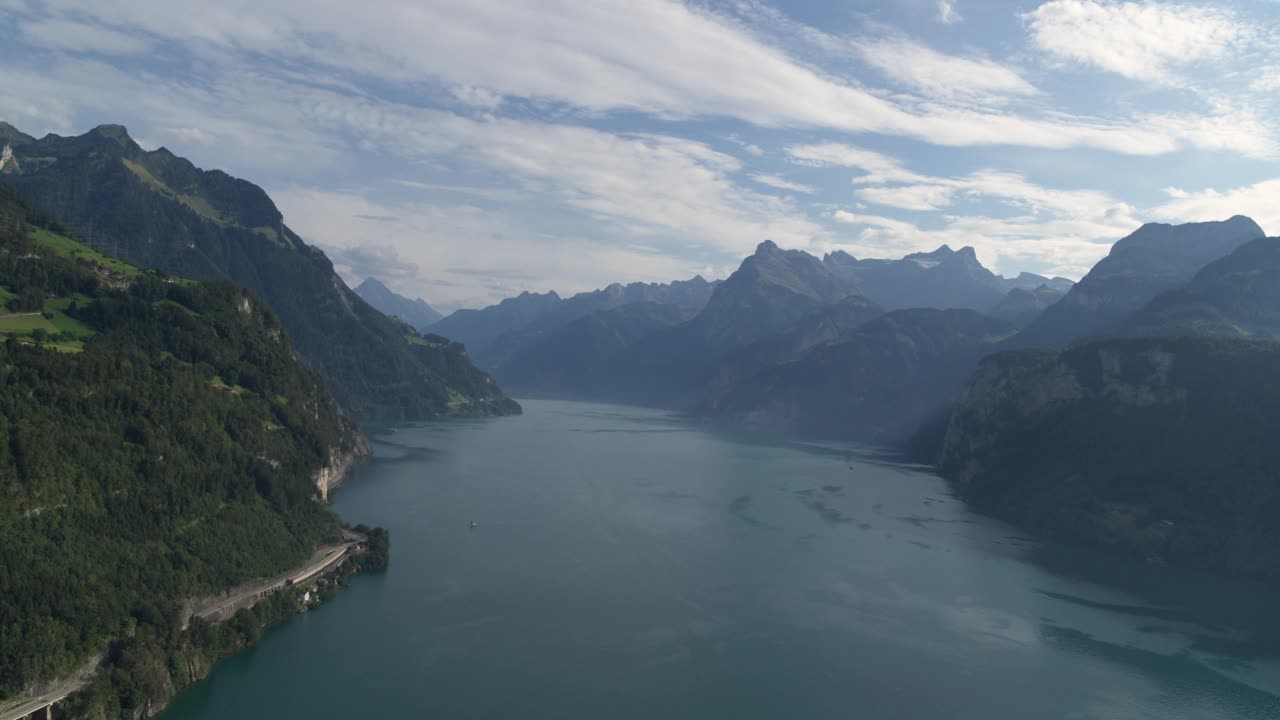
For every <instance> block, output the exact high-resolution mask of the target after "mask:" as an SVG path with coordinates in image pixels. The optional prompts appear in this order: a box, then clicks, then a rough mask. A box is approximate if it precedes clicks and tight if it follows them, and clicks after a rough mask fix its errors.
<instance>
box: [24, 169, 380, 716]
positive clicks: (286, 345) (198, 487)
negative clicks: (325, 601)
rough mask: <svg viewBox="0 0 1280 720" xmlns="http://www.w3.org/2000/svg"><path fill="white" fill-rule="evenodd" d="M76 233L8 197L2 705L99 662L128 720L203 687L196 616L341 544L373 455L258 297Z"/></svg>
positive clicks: (105, 686)
mask: <svg viewBox="0 0 1280 720" xmlns="http://www.w3.org/2000/svg"><path fill="white" fill-rule="evenodd" d="M66 232H67V231H66V229H65V228H64V227H62V226H61V225H60V224H58V223H57V222H55V221H53V220H52V219H51V218H50V217H48V216H47V215H44V214H43V213H40V212H38V211H35V210H33V209H32V208H31V207H30V206H28V205H27V204H26V203H25V202H24V201H22V200H21V199H20V198H18V197H17V195H16V194H15V193H14V192H13V191H12V190H10V189H9V188H7V187H4V186H3V185H0V303H2V304H3V305H4V309H3V313H4V314H3V316H0V336H3V337H0V588H3V591H2V592H0V628H2V629H3V630H2V631H0V699H3V698H6V697H10V696H12V695H14V694H15V693H18V692H20V691H22V690H24V689H25V688H28V687H31V686H32V685H33V684H35V683H37V682H41V681H47V680H49V679H52V678H55V677H58V676H61V675H63V674H65V673H67V672H68V671H70V670H72V669H73V668H77V667H80V666H82V665H84V664H85V663H86V661H92V660H93V659H94V658H99V657H101V658H103V660H104V662H105V664H106V665H105V669H103V670H102V671H100V672H99V674H98V677H97V680H96V681H95V683H94V685H93V689H92V697H91V698H86V699H84V700H83V703H85V705H84V706H83V707H80V710H82V711H83V713H81V712H80V710H78V711H77V714H89V715H94V716H99V717H107V716H113V717H114V716H117V715H119V714H122V713H123V714H133V713H134V712H135V711H138V710H140V709H141V708H143V707H144V706H146V705H148V704H150V703H156V702H163V701H164V700H165V699H167V698H168V697H169V696H171V695H172V693H173V692H174V689H175V688H180V687H184V686H186V685H189V684H190V683H191V682H193V681H194V680H195V679H196V678H195V677H192V676H191V673H190V672H188V665H187V663H186V662H185V660H186V659H187V657H186V656H185V655H183V653H184V652H185V650H183V648H186V650H190V649H191V648H192V643H197V644H198V642H197V639H195V638H193V637H191V636H187V635H182V636H181V638H182V639H181V640H179V639H178V638H179V635H178V627H179V622H178V618H179V616H180V614H181V613H180V607H181V604H182V603H183V601H184V600H185V599H188V598H192V597H196V596H202V595H210V594H214V593H220V592H222V591H223V590H224V589H226V588H229V587H231V586H233V585H236V584H238V583H241V582H244V581H246V580H250V579H253V578H259V577H264V576H269V575H272V574H275V573H278V572H281V571H283V570H285V569H287V568H289V567H292V566H296V565H298V564H299V563H301V562H302V561H303V560H304V559H305V558H307V557H308V556H309V555H310V554H311V553H312V551H313V550H314V549H315V548H316V547H317V546H319V545H321V544H323V543H325V542H326V541H334V540H336V539H337V538H338V535H337V532H338V521H337V519H336V518H335V517H334V516H333V514H332V513H330V511H329V510H328V509H326V507H325V506H324V505H323V504H322V503H320V502H318V501H317V500H318V499H319V498H320V497H322V496H323V495H324V493H325V492H326V490H327V488H326V487H323V486H319V485H318V484H317V483H321V482H328V481H329V479H330V478H332V477H333V476H334V475H335V474H339V473H340V472H341V471H342V470H343V469H345V467H347V466H348V465H349V464H350V462H351V461H352V460H353V459H354V458H355V457H358V456H359V455H362V454H366V453H367V452H368V447H367V443H366V441H365V440H364V437H363V435H361V434H360V432H359V430H358V429H357V428H355V426H354V425H352V424H351V423H350V422H349V421H347V420H346V419H345V418H344V417H343V416H342V415H341V413H340V412H339V409H338V406H337V404H336V403H335V402H334V400H333V399H332V398H331V396H330V395H329V393H328V391H327V390H326V389H325V385H324V382H323V380H322V379H321V378H320V376H319V375H317V374H316V373H315V372H314V371H312V370H310V369H308V368H307V367H305V366H304V365H302V364H301V363H300V362H299V361H298V360H297V358H296V357H295V355H294V352H293V349H292V347H291V345H290V340H289V335H288V333H287V332H286V330H285V329H284V327H283V325H282V323H281V322H280V321H279V320H278V319H277V318H276V316H275V314H274V313H273V312H271V310H270V309H268V308H267V307H266V305H265V304H264V303H263V302H262V301H260V300H259V299H258V298H257V297H256V296H255V295H254V294H253V293H252V292H250V291H248V290H246V289H244V288H242V287H238V286H235V285H232V284H231V283H228V282H225V281H188V280H183V279H178V278H174V277H172V276H168V275H164V274H159V273H155V272H151V271H143V270H140V269H138V268H137V267H134V266H132V265H129V264H127V263H124V262H121V261H118V260H115V259H113V258H108V257H105V256H103V255H102V254H100V253H98V252H96V251H94V250H92V249H91V248H89V247H87V246H85V245H82V244H80V243H78V242H77V241H76V240H74V239H72V238H71V237H68V236H67V235H66V234H65V233H66ZM253 617H256V616H253ZM253 617H248V618H242V619H241V620H240V621H238V622H242V623H249V625H247V626H245V627H244V628H241V630H244V631H245V632H249V631H250V630H251V629H252V628H251V627H250V626H251V625H252V623H255V622H258V620H255V619H253ZM237 627H239V626H237ZM202 632H203V631H202ZM236 632H239V630H232V629H227V630H219V631H217V632H214V633H212V634H210V635H208V636H207V638H205V639H206V640H209V642H214V640H215V639H216V642H217V643H218V645H217V647H213V646H212V645H209V646H205V647H204V649H203V650H202V652H203V653H204V655H203V656H202V657H205V658H207V657H212V658H213V659H216V657H217V656H218V654H219V653H221V652H225V651H227V650H228V649H229V648H230V647H232V646H235V645H236V644H237V643H240V642H243V641H244V638H243V637H242V635H236V634H235V633H236ZM202 637H204V636H202ZM202 662H203V660H202ZM206 670H207V668H206ZM90 706H92V707H91V708H90Z"/></svg>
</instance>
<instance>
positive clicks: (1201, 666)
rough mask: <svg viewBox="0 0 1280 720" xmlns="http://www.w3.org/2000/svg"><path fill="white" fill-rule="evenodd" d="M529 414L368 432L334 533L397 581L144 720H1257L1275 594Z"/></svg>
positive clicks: (713, 451)
mask: <svg viewBox="0 0 1280 720" xmlns="http://www.w3.org/2000/svg"><path fill="white" fill-rule="evenodd" d="M523 404H524V407H525V415H524V416H521V417H512V418H497V419H489V420H474V421H472V420H468V421H449V422H435V423H419V424H412V425H402V426H375V427H371V428H369V433H370V436H371V438H372V439H373V440H374V444H375V449H376V456H375V459H374V460H372V461H371V462H370V463H368V464H367V465H366V466H364V467H363V468H361V469H360V471H358V472H357V473H356V474H355V475H354V476H353V477H352V478H350V479H349V480H348V482H347V484H346V485H344V486H343V487H342V488H341V489H340V490H339V491H338V492H337V494H336V497H335V502H334V507H335V509H336V510H337V511H338V512H339V513H340V514H341V515H342V516H343V517H344V518H345V519H347V520H349V521H351V522H364V523H367V524H369V525H382V526H384V527H387V528H388V529H389V530H390V531H391V540H392V558H391V566H390V567H389V568H388V569H387V570H386V571H385V572H382V573H377V574H366V575H361V576H357V577H356V578H355V579H354V580H353V582H352V585H351V587H350V588H349V589H348V590H346V591H344V592H343V593H341V594H340V595H339V596H338V597H337V598H336V599H335V600H334V601H332V602H331V603H329V604H327V605H325V606H323V607H321V608H319V609H318V610H316V611H313V612H311V613H308V614H306V615H304V616H302V617H299V618H296V619H293V620H290V621H288V622H286V623H284V624H282V625H280V626H278V627H277V628H275V629H273V630H272V631H271V632H269V633H268V634H267V636H266V637H265V638H264V639H263V641H262V643H261V644H260V645H259V646H258V647H256V648H254V649H252V650H250V651H248V652H246V653H244V654H242V655H239V656H237V657H235V658H232V659H230V660H228V661H227V662H225V663H223V664H222V665H220V666H219V667H218V669H217V670H216V671H215V672H214V673H213V675H211V676H210V678H209V679H208V680H206V681H205V682H203V683H201V684H200V685H199V686H197V687H195V688H193V689H192V690H190V691H189V692H187V693H185V694H184V695H182V696H181V697H180V698H178V700H177V701H176V702H175V703H174V705H173V707H172V708H171V709H170V711H168V712H167V713H165V714H164V716H163V718H164V720H215V719H217V720H224V719H225V718H238V719H241V720H246V719H252V718H263V719H264V720H266V719H270V720H279V719H280V718H311V719H313V720H314V719H324V720H327V719H334V720H336V719H338V718H341V719H343V720H348V719H349V718H353V717H381V718H450V719H452V718H522V719H528V718H589V719H593V720H594V719H597V718H708V719H710V718H715V719H718V718H724V719H726V720H730V719H732V720H743V719H749V718H858V719H860V720H866V719H879V718H885V719H890V718H892V719H905V720H923V719H930V720H932V719H934V718H946V719H948V720H968V719H973V720H978V719H982V720H987V719H991V718H1010V719H1014V720H1023V719H1030V718H1073V719H1074V718H1081V719H1084V718H1098V719H1099V720H1101V719H1105V720H1127V719H1129V718H1153V719H1156V718H1158V719H1160V720H1169V719H1183V718H1280V622H1278V621H1277V616H1280V612H1277V609H1278V608H1280V602H1278V601H1280V596H1278V595H1277V594H1275V593H1271V592H1267V591H1263V590H1261V589H1259V588H1256V587H1253V586H1249V585H1244V584H1237V583H1233V582H1228V581H1224V580H1220V579H1216V578H1206V577H1204V576H1199V575H1195V574H1191V573H1186V572H1182V571H1177V570H1172V569H1168V568H1161V567H1155V566H1150V565H1145V564H1141V563H1134V562H1128V561H1121V560H1116V559H1111V558H1107V557H1104V556H1099V555H1096V554H1092V553H1088V552H1084V551H1078V550H1071V549H1066V548H1059V547H1054V546H1051V545H1045V544H1040V543H1036V542H1034V541H1032V540H1030V539H1028V538H1025V537H1023V536H1022V533H1020V532H1019V531H1017V530H1016V529H1014V528H1011V527H1009V526H1007V525H1004V524H1002V523H999V522H997V521H994V520H990V519H988V518H985V517H982V516H979V515H975V514H973V513H971V512H969V511H968V510H967V509H966V508H965V506H964V504H963V503H961V502H960V501H959V500H956V499H955V498H953V497H952V496H951V495H950V493H949V490H948V487H947V485H946V484H945V483H944V482H943V481H942V480H940V479H939V478H938V477H936V476H935V475H932V474H931V473H929V472H927V471H925V470H923V469H920V468H914V467H910V466H904V465H900V464H895V463H893V462H890V461H886V460H885V459H883V458H880V457H878V456H876V455H875V454H874V453H867V452H864V451H860V450H859V449H857V448H852V447H841V446H836V445H808V444H803V443H779V442H765V441H762V440H761V439H760V438H751V437H745V436H736V435H729V434H724V433H720V432H716V431H713V430H710V429H707V428H703V427H700V426H697V425H692V424H689V423H686V422H685V421H683V420H681V419H679V418H678V417H675V416H672V415H669V414H665V413H662V412H658V411H652V410H644V409H636V408H628V407H617V406H609V405H594V404H585V403H570V402H554V401H526V402H524V403H523ZM472 522H475V523H476V524H477V527H476V528H474V529H472V528H470V523H472Z"/></svg>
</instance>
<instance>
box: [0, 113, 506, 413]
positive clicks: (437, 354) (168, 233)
mask: <svg viewBox="0 0 1280 720" xmlns="http://www.w3.org/2000/svg"><path fill="white" fill-rule="evenodd" d="M0 134H3V135H4V137H5V138H6V140H5V142H6V146H8V147H10V148H11V152H12V154H13V157H14V158H16V159H17V160H18V163H16V164H15V163H12V162H9V163H5V165H4V168H3V170H2V171H0V172H2V173H3V174H0V178H3V180H4V182H6V183H8V184H9V185H11V186H13V187H14V188H15V189H17V190H18V191H19V192H20V193H22V194H23V195H24V196H26V197H27V198H30V199H32V200H33V201H34V202H35V203H36V204H37V205H39V206H42V207H44V208H45V209H47V210H48V211H50V212H52V213H53V214H54V215H56V216H58V217H59V218H60V219H62V220H63V221H65V222H66V223H67V224H68V225H69V226H71V227H73V228H76V229H77V230H78V231H79V233H80V235H82V236H83V237H84V238H85V239H86V241H87V242H89V243H90V244H91V245H93V246H94V247H95V248H98V249H102V250H105V251H107V252H109V253H110V254H111V255H114V256H117V257H121V258H125V259H127V260H129V261H131V262H133V263H135V264H137V265H139V266H142V267H149V268H160V269H163V270H166V271H169V272H174V273H177V274H179V275H182V276H183V277H190V278H196V279H225V280H232V281H235V282H237V283H241V284H243V285H246V286H248V287H249V288H251V289H252V290H253V291H254V292H255V293H257V294H258V296H259V297H261V298H262V299H263V300H264V301H265V302H266V303H267V304H268V305H269V306H270V307H271V309H272V310H273V311H274V312H275V314H276V315H278V316H279V317H280V320H281V321H282V322H283V323H284V326H285V328H286V329H287V330H288V332H289V335H290V337H291V338H292V339H293V343H294V346H295V348H296V350H297V352H298V354H299V355H300V356H301V357H302V359H303V360H304V361H305V362H306V363H307V364H308V365H309V366H311V367H312V368H314V369H315V370H316V371H317V372H319V373H320V374H321V376H323V377H324V378H325V380H326V381H327V382H328V383H329V386H330V388H331V389H332V391H333V395H334V397H335V398H336V399H337V400H338V402H339V403H340V404H341V405H342V407H343V408H345V409H346V410H347V411H348V412H350V413H352V414H353V415H356V416H358V417H366V418H369V417H381V418H420V417H431V416H437V415H487V414H501V413H508V412H517V411H518V409H519V406H517V405H516V404H515V403H514V402H513V401H511V400H510V399H509V398H507V397H506V396H505V395H503V394H502V392H501V390H499V389H498V387H497V385H496V384H495V383H494V382H493V380H492V379H491V378H489V377H488V376H487V375H485V374H484V373H482V372H480V371H479V370H477V369H476V368H475V367H473V366H472V365H471V363H470V361H469V360H468V359H467V357H466V355H465V353H463V351H462V348H461V346H459V345H457V344H454V343H448V342H442V341H428V340H424V339H423V338H421V337H418V336H417V335H416V334H415V333H412V332H407V331H406V328H405V327H404V326H403V325H402V324H401V323H397V322H395V321H394V320H392V319H390V318H388V317H387V316H386V315H383V314H382V313H380V312H378V311H377V310H375V309H374V308H373V307H372V306H370V305H369V304H368V303H367V302H365V301H364V300H363V299H361V298H360V296H358V295H356V294H355V293H354V292H352V291H351V290H350V289H348V288H347V286H346V285H345V284H343V282H342V280H341V279H340V278H339V277H338V276H337V275H336V274H335V273H334V271H333V265H332V263H330V262H329V259H328V258H327V257H325V255H324V253H323V252H321V251H320V250H318V249H316V248H315V247H312V246H309V245H307V244H306V243H304V242H303V240H302V239H301V238H300V237H298V236H297V235H296V234H294V233H293V231H291V230H290V229H289V228H288V226H286V225H285V224H284V221H283V217H282V216H281V214H280V211H279V210H278V209H277V208H276V206H275V204H274V203H273V202H272V201H271V199H270V198H269V197H267V194H266V193H265V192H263V190H262V189H261V188H259V187H257V186H256V185H253V184H252V183H249V182H246V181H244V180H240V179H238V178H234V177H231V176H230V175H227V174H226V173H224V172H221V171H218V170H209V171H205V170H200V169H199V168H197V167H195V166H194V165H192V164H191V163H190V162H189V161H187V160H185V159H183V158H180V157H178V156H176V155H174V154H173V153H171V152H169V151H168V150H166V149H164V148H161V149H159V150H155V151H151V152H148V151H144V150H143V149H142V148H140V147H139V146H138V145H137V143H135V142H134V141H133V140H132V139H131V138H130V137H129V135H128V133H127V132H126V131H125V129H124V128H123V127H120V126H118V125H103V126H100V127H98V128H95V129H93V130H91V131H89V132H87V133H85V134H84V135H81V136H79V137H60V136H57V135H48V136H46V137H44V138H41V139H39V140H36V139H34V138H31V137H29V136H26V135H23V134H22V133H20V132H18V131H16V130H15V129H13V128H12V126H8V125H4V124H0Z"/></svg>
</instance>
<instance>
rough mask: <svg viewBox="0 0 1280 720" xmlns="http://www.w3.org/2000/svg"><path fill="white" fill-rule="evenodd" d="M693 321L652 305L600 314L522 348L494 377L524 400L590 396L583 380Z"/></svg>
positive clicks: (678, 312)
mask: <svg viewBox="0 0 1280 720" xmlns="http://www.w3.org/2000/svg"><path fill="white" fill-rule="evenodd" d="M688 319H689V313H688V311H687V310H685V309H684V308H681V307H678V306H676V305H660V304H658V303H653V302H637V303H630V304H627V305H622V306H621V307H616V308H613V309H611V310H597V311H595V312H592V313H589V314H587V315H585V316H583V317H580V318H578V319H576V320H573V321H571V322H569V323H567V324H565V325H562V326H560V327H556V328H554V329H552V330H550V331H548V332H546V333H545V334H541V335H540V336H538V337H537V338H536V339H531V340H529V341H527V342H526V343H524V344H522V345H521V346H519V347H518V348H517V349H516V350H515V352H514V354H513V355H512V356H510V357H509V358H507V360H506V362H504V363H503V364H502V366H501V367H499V368H498V369H497V370H495V371H494V372H495V374H496V376H497V378H498V379H499V380H500V381H501V382H502V383H503V385H505V386H506V387H509V388H511V389H512V390H513V391H515V392H519V393H522V394H535V395H559V396H590V395H591V394H592V391H591V389H590V387H589V386H587V385H584V379H588V378H591V377H592V376H593V375H594V374H595V373H596V372H597V370H598V368H600V367H602V366H604V365H607V364H608V363H610V362H613V361H614V358H615V357H617V356H618V355H619V354H620V353H622V352H623V351H625V350H626V349H627V348H629V347H630V346H631V345H632V344H633V343H635V342H636V341H637V340H639V339H640V338H643V337H646V336H648V335H650V334H652V333H654V332H656V331H658V330H661V329H663V328H668V327H672V326H674V325H678V324H679V323H682V322H684V321H686V320H688Z"/></svg>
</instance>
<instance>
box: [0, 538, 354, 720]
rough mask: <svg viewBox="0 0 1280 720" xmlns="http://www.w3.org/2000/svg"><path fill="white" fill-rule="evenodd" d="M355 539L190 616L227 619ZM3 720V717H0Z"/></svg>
mask: <svg viewBox="0 0 1280 720" xmlns="http://www.w3.org/2000/svg"><path fill="white" fill-rule="evenodd" d="M358 544H359V542H358V541H353V542H347V543H343V544H341V545H328V546H325V547H322V548H320V549H319V550H316V551H315V553H314V554H312V556H311V558H310V559H309V560H307V562H306V564H304V565H302V566H301V567H298V568H294V569H293V570H290V571H288V572H286V573H284V574H282V575H279V576H277V577H275V578H272V579H270V580H266V581H264V582H261V583H257V584H255V585H249V586H247V587H240V588H237V589H236V590H235V591H234V592H232V593H231V594H230V595H228V596H226V597H215V598H211V599H209V600H207V601H206V602H204V603H201V604H200V605H197V606H196V608H195V609H194V610H193V611H192V613H191V614H192V616H193V617H199V618H201V619H202V620H207V621H209V622H220V621H222V620H225V619H227V618H228V617H230V616H231V615H233V614H235V613H236V611H238V610H240V608H242V607H248V606H250V605H253V604H254V603H255V602H257V601H258V600H260V599H262V598H265V597H267V596H268V595H271V594H273V593H275V592H277V591H279V590H280V589H282V588H285V587H288V586H290V585H293V584H300V583H302V582H305V581H307V580H310V579H311V578H313V577H315V576H316V575H319V574H320V573H323V572H326V571H328V570H330V569H332V568H334V567H337V566H338V565H339V564H340V563H341V562H342V561H343V560H344V559H345V558H346V557H347V555H348V553H349V552H350V550H351V548H353V547H355V546H356V545H358ZM0 720H4V718H0Z"/></svg>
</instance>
